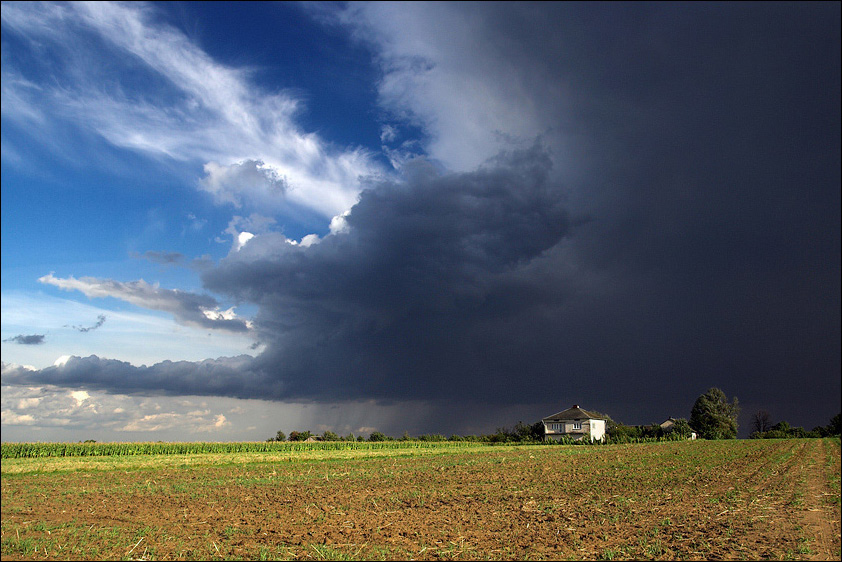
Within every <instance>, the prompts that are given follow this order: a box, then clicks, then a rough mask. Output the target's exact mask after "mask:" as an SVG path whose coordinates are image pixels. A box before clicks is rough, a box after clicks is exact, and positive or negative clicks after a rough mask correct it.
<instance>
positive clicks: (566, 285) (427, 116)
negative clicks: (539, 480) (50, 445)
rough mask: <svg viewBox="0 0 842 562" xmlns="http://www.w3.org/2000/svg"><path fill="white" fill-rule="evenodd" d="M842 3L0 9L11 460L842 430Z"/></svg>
mask: <svg viewBox="0 0 842 562" xmlns="http://www.w3.org/2000/svg"><path fill="white" fill-rule="evenodd" d="M840 20H842V18H840V5H839V3H833V2H831V3H803V2H802V3H761V2H753V3H725V4H709V3H692V4H685V3H681V4H675V3H654V4H649V3H621V4H615V3H590V2H589V3H567V2H565V3H552V2H539V3H529V2H515V3H497V2H494V3H483V2H471V3H450V2H435V3H429V4H428V3H424V2H406V3H389V2H373V3H365V2H363V3H347V4H346V3H332V2H330V3H269V2H254V3H251V2H236V3H229V2H161V3H142V2H131V3H108V2H91V3H87V2H73V3H53V2H48V3H34V2H32V3H30V2H3V3H2V128H1V129H0V130H1V131H2V175H0V178H1V179H0V181H2V205H0V209H1V212H2V221H1V222H0V228H1V229H2V236H1V237H0V246H2V252H1V253H0V260H2V317H1V318H2V322H1V323H0V331H2V337H0V340H2V440H3V441H4V442H6V441H80V440H86V439H95V440H98V441H158V440H163V441H255V440H265V439H267V438H269V437H272V436H274V435H275V433H276V431H278V430H281V431H284V432H286V433H289V432H290V431H293V430H299V431H303V430H310V431H312V432H314V433H321V432H323V431H333V432H335V433H338V434H340V435H347V434H349V433H353V434H354V435H363V436H366V435H368V434H369V433H371V432H372V431H381V432H384V433H386V434H389V435H393V436H400V435H402V434H403V433H404V432H408V433H409V434H410V435H420V434H423V433H441V434H444V435H451V434H460V435H466V434H483V433H492V432H494V431H495V430H496V429H497V428H499V427H511V426H513V425H514V424H515V423H517V422H519V421H523V422H524V423H533V422H535V421H538V420H540V419H541V418H543V417H546V416H549V415H551V414H553V413H556V412H558V411H560V410H564V409H566V408H568V407H570V406H571V405H573V404H578V405H580V406H581V407H582V408H585V409H588V410H593V411H597V412H602V413H605V414H608V415H609V416H611V417H612V418H613V419H614V420H617V421H620V422H622V423H626V424H651V423H660V422H661V421H663V420H664V419H666V418H667V417H676V418H679V417H683V418H689V417H690V410H691V408H692V406H693V403H694V401H695V400H696V398H697V397H698V396H699V395H701V394H703V393H704V392H706V391H707V390H708V389H709V388H711V387H718V388H721V389H722V390H723V391H724V392H725V394H726V395H727V396H728V397H729V398H735V397H736V398H737V399H738V400H739V403H740V406H741V414H740V419H739V421H740V431H739V433H740V435H741V436H743V437H745V436H747V435H748V432H749V431H750V430H751V418H752V416H753V414H754V413H756V412H757V411H759V410H766V411H768V412H769V414H770V418H771V419H772V421H773V422H776V421H781V420H786V421H788V422H789V423H790V424H792V425H796V426H803V427H805V428H807V429H811V428H813V427H815V426H818V425H826V424H827V423H828V422H829V420H830V418H831V417H832V416H834V415H835V414H837V413H839V411H840V395H842V389H840V378H842V377H840V372H841V369H840V367H841V366H840V340H841V339H842V334H840V331H841V330H840V308H841V307H840V253H842V252H841V251H840V207H841V205H840V192H841V191H842V184H841V183H840V169H841V168H842V165H840V153H841V152H842V151H841V150H840V148H842V147H840V122H841V121H842V119H840V105H842V104H840V83H842V80H841V79H840V68H841V67H842V64H840V50H842V49H840Z"/></svg>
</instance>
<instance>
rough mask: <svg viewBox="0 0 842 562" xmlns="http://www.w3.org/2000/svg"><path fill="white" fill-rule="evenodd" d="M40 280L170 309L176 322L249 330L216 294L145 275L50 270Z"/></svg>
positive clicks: (84, 292)
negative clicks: (154, 281) (125, 277)
mask: <svg viewBox="0 0 842 562" xmlns="http://www.w3.org/2000/svg"><path fill="white" fill-rule="evenodd" d="M38 281H40V282H41V283H45V284H48V285H53V286H55V287H58V288H59V289H63V290H66V291H80V292H82V293H83V294H85V295H86V296H88V297H90V298H105V297H113V298H117V299H120V300H123V301H126V302H129V303H131V304H133V305H135V306H140V307H142V308H148V309H151V310H160V311H164V312H168V313H170V314H172V315H173V316H174V317H175V319H176V321H177V322H180V323H182V324H186V325H192V326H200V327H203V328H211V329H220V330H227V331H230V332H246V331H248V330H249V327H248V323H247V322H246V321H245V320H243V319H240V318H237V317H236V315H234V314H233V311H232V310H228V311H220V310H219V303H218V302H217V301H216V299H214V298H213V297H210V296H206V295H197V294H194V293H189V292H186V291H179V290H176V289H162V288H160V287H158V286H157V285H150V284H149V283H147V282H145V281H144V280H142V279H141V280H139V281H132V282H128V283H123V282H120V281H114V280H112V279H96V278H93V277H81V278H79V279H76V278H75V277H72V276H71V277H68V278H67V279H61V278H58V277H55V276H54V275H53V274H52V273H50V274H48V275H45V276H43V277H40V278H39V279H38ZM103 322H104V319H103ZM100 325H101V324H100ZM96 327H98V326H96Z"/></svg>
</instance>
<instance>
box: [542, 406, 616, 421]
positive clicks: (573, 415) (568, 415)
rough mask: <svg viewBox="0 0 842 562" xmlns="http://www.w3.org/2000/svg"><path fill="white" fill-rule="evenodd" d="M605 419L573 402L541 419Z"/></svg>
mask: <svg viewBox="0 0 842 562" xmlns="http://www.w3.org/2000/svg"><path fill="white" fill-rule="evenodd" d="M603 419H605V418H604V417H603V416H600V415H599V414H595V413H594V412H589V411H587V410H583V409H582V408H580V407H579V405H578V404H574V405H573V407H572V408H567V409H566V410H564V411H562V412H558V413H557V414H553V415H551V416H549V417H546V418H544V419H543V420H541V421H547V422H548V421H567V420H603Z"/></svg>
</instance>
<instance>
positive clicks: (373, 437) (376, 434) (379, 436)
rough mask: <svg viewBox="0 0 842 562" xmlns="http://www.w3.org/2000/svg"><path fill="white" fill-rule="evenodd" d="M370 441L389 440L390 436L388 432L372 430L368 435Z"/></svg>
mask: <svg viewBox="0 0 842 562" xmlns="http://www.w3.org/2000/svg"><path fill="white" fill-rule="evenodd" d="M368 440H369V441H388V440H389V438H388V437H387V436H386V434H384V433H381V432H380V431H372V432H371V434H370V435H369V436H368Z"/></svg>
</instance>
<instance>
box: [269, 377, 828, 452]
mask: <svg viewBox="0 0 842 562" xmlns="http://www.w3.org/2000/svg"><path fill="white" fill-rule="evenodd" d="M594 413H595V414H597V415H599V416H600V417H601V418H603V419H605V435H606V441H607V442H609V443H631V442H639V441H656V440H675V439H687V438H689V437H690V436H691V435H692V434H693V433H695V434H696V435H697V436H698V437H700V438H702V439H736V438H737V428H738V424H737V418H738V416H739V413H740V405H739V401H738V400H737V398H736V397H734V398H733V400H731V401H729V400H728V397H727V396H726V395H725V392H723V391H722V390H721V389H719V388H716V387H713V388H711V389H709V390H708V391H707V392H705V393H704V394H702V395H701V396H699V397H698V398H697V399H696V401H695V403H694V404H693V408H692V409H691V411H690V419H689V420H687V419H684V418H678V419H673V425H672V427H670V428H666V429H665V428H663V427H661V426H660V425H659V424H652V425H625V424H623V423H620V422H617V421H614V420H613V419H611V417H610V416H608V415H606V414H602V413H599V412H594ZM753 425H754V427H753V431H752V433H751V434H750V435H749V437H750V438H752V439H763V438H765V439H768V438H790V437H827V436H831V435H839V434H840V433H841V432H842V431H840V415H839V414H837V415H836V416H834V417H833V418H831V420H830V423H829V424H828V425H826V426H819V427H815V428H813V429H812V430H811V431H805V430H804V428H802V427H792V426H790V425H789V423H787V422H786V421H781V422H778V423H776V424H774V425H772V424H771V421H770V416H769V413H768V412H766V411H765V410H761V411H759V412H757V413H756V414H755V415H754V418H753ZM308 439H311V440H316V441H410V440H413V441H475V442H480V443H527V442H534V443H537V442H543V441H544V424H543V423H542V422H540V421H538V422H535V423H532V424H528V423H526V424H525V423H523V422H522V421H519V422H518V423H517V424H515V425H514V426H513V427H511V428H508V427H498V428H497V429H496V430H495V431H494V433H490V434H486V435H455V434H454V435H451V436H450V437H445V436H444V435H441V434H438V433H428V434H423V435H419V436H417V437H411V436H410V435H409V434H408V433H407V432H404V434H403V435H402V436H401V437H398V438H395V437H392V436H389V435H386V434H384V433H382V432H380V431H374V432H372V433H371V434H370V435H369V436H368V439H366V438H364V437H363V436H362V435H357V436H355V435H354V434H353V433H349V434H348V435H346V436H344V437H343V436H340V435H337V434H336V433H334V432H332V431H325V432H324V433H322V434H314V433H311V432H310V431H292V432H290V434H289V436H287V435H286V434H285V433H284V432H283V431H278V432H277V434H276V435H275V436H274V437H270V438H269V439H267V441H287V440H288V441H306V440H308ZM567 442H572V441H569V440H565V441H562V443H567Z"/></svg>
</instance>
